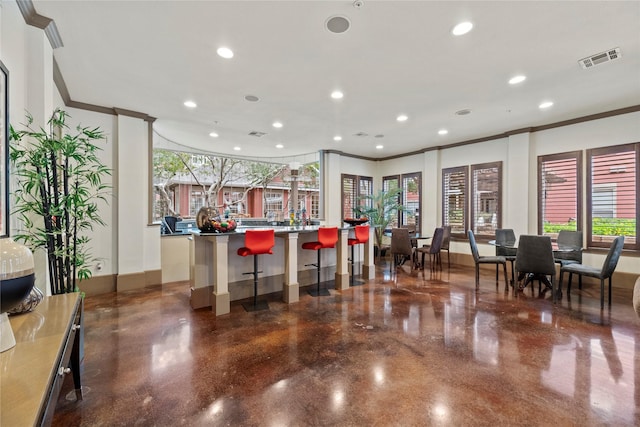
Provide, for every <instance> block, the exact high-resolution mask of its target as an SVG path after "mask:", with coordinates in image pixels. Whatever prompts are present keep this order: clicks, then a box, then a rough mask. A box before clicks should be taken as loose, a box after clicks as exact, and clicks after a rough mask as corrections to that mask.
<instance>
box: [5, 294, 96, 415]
mask: <svg viewBox="0 0 640 427" xmlns="http://www.w3.org/2000/svg"><path fill="white" fill-rule="evenodd" d="M82 315H83V300H82V297H81V295H80V293H78V292H75V293H70V294H63V295H55V296H51V297H46V298H45V299H44V300H43V301H42V302H41V303H40V304H39V305H38V306H37V307H36V308H35V310H34V311H32V312H30V313H25V314H19V315H14V316H10V317H9V320H10V322H11V327H12V329H13V334H14V336H15V338H16V346H15V347H13V348H12V349H9V350H7V351H5V352H3V353H0V384H1V387H2V396H1V398H0V402H1V406H0V425H2V426H33V425H50V424H51V419H52V417H53V412H54V410H55V407H56V402H57V400H58V395H59V393H60V388H61V387H62V383H63V381H64V377H65V375H67V374H69V373H73V380H74V385H75V389H76V397H77V398H78V399H79V400H81V399H82V387H81V384H80V345H81V343H80V334H79V330H80V326H81V324H82ZM69 367H70V368H71V369H69Z"/></svg>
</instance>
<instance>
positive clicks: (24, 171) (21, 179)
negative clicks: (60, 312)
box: [10, 109, 111, 295]
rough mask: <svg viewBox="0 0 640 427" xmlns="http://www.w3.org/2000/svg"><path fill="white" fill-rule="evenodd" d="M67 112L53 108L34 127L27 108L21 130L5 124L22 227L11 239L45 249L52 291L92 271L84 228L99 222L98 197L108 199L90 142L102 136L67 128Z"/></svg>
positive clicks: (67, 288) (72, 286)
mask: <svg viewBox="0 0 640 427" xmlns="http://www.w3.org/2000/svg"><path fill="white" fill-rule="evenodd" d="M68 117H69V116H68V115H67V113H66V112H65V111H63V110H60V109H56V110H55V111H54V112H53V115H52V116H51V118H50V119H49V121H48V122H47V125H48V130H46V131H45V130H44V129H43V128H35V127H34V126H33V117H32V116H31V115H30V114H27V122H26V123H25V124H24V125H22V126H23V127H24V129H23V130H16V129H14V128H13V126H11V127H10V141H11V144H10V159H11V162H12V164H13V166H14V169H13V171H12V173H13V175H14V176H15V177H16V181H17V190H16V191H15V192H14V193H13V196H14V199H15V203H14V209H13V213H15V214H17V215H18V218H19V219H20V220H21V222H22V225H23V228H22V230H20V231H19V232H18V233H16V234H15V236H14V239H15V240H18V241H22V242H24V244H25V245H26V246H28V247H29V248H30V249H31V250H32V251H35V250H38V249H45V250H46V251H47V260H48V268H49V276H50V277H49V278H50V280H49V283H50V287H51V294H53V295H55V294H61V293H67V292H75V291H77V290H78V287H77V286H76V279H79V280H82V279H86V278H89V277H91V268H90V265H91V264H92V263H93V262H94V261H95V259H94V258H93V256H92V255H91V254H90V251H89V242H90V236H89V235H88V232H90V231H91V230H93V227H94V226H95V225H104V221H103V220H102V218H101V217H100V215H99V211H98V203H99V202H100V201H104V202H106V201H107V196H108V195H109V194H110V190H111V187H110V186H109V185H107V184H105V183H104V182H103V181H104V180H105V178H106V177H108V176H109V175H111V170H110V169H109V168H107V167H106V166H105V165H104V164H103V163H102V161H101V160H100V158H99V157H98V152H99V151H100V150H101V148H100V147H98V146H97V145H96V144H95V141H97V140H103V139H105V136H104V133H103V132H102V131H101V130H100V129H99V128H88V127H80V126H78V127H77V128H76V132H74V133H71V132H70V129H69V127H68V126H67V124H66V119H67V118H68Z"/></svg>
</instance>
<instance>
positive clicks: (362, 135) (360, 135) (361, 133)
mask: <svg viewBox="0 0 640 427" xmlns="http://www.w3.org/2000/svg"><path fill="white" fill-rule="evenodd" d="M353 136H359V137H361V138H362V137H365V136H369V134H368V133H366V132H358V133H354V134H353Z"/></svg>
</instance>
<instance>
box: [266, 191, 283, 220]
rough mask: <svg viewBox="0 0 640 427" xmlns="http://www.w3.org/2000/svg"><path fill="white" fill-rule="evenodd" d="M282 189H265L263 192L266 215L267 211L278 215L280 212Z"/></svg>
mask: <svg viewBox="0 0 640 427" xmlns="http://www.w3.org/2000/svg"><path fill="white" fill-rule="evenodd" d="M282 200H283V196H282V190H278V191H267V192H266V194H265V201H266V205H265V206H266V208H265V211H266V212H267V215H268V214H269V213H273V214H275V215H280V214H281V212H282Z"/></svg>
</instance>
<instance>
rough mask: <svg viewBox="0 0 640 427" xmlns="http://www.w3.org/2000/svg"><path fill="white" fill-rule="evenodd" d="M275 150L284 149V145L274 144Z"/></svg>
mask: <svg viewBox="0 0 640 427" xmlns="http://www.w3.org/2000/svg"><path fill="white" fill-rule="evenodd" d="M276 148H284V145H282V144H276Z"/></svg>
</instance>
